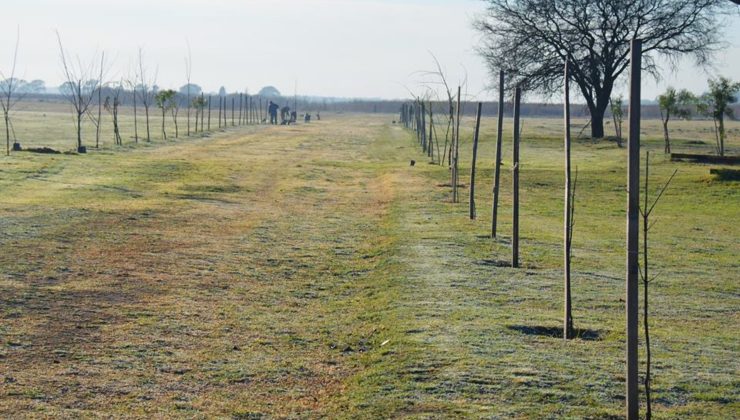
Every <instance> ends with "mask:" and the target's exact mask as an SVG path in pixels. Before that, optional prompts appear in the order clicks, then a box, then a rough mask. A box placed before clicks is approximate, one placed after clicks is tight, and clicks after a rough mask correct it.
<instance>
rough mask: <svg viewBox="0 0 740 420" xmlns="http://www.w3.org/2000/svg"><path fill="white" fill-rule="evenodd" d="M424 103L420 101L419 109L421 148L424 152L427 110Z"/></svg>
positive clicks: (425, 149)
mask: <svg viewBox="0 0 740 420" xmlns="http://www.w3.org/2000/svg"><path fill="white" fill-rule="evenodd" d="M426 108H427V107H426V104H425V103H424V101H421V108H420V109H419V112H420V114H419V122H421V150H422V151H424V153H426V152H427V111H426Z"/></svg>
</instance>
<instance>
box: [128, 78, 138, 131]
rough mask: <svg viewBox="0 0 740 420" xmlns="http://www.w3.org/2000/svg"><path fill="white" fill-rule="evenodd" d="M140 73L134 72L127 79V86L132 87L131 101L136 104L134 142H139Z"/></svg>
mask: <svg viewBox="0 0 740 420" xmlns="http://www.w3.org/2000/svg"><path fill="white" fill-rule="evenodd" d="M138 77H139V76H138V73H137V72H134V75H133V77H131V76H129V78H128V79H127V80H126V86H128V87H129V88H130V89H131V102H132V103H133V106H134V143H139V118H138V115H137V109H138V108H137V106H136V95H137V93H136V90H137V86H138Z"/></svg>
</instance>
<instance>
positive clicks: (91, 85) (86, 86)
mask: <svg viewBox="0 0 740 420" xmlns="http://www.w3.org/2000/svg"><path fill="white" fill-rule="evenodd" d="M57 41H58V43H59V53H60V58H61V62H62V71H63V73H64V78H65V79H66V86H67V89H63V90H62V92H61V93H62V95H63V96H64V97H65V98H66V99H67V101H69V103H70V104H71V105H72V108H73V110H74V112H75V116H76V118H75V125H76V128H77V152H78V153H86V152H87V149H86V148H85V146H83V145H82V121H83V118H82V117H83V116H84V115H85V113H86V112H87V110H88V108H89V107H90V104H91V103H92V100H93V98H94V97H95V92H96V91H97V88H98V84H99V80H95V79H91V78H90V76H91V75H93V74H97V71H96V70H97V69H96V68H95V66H96V64H95V63H96V62H97V60H91V61H90V64H89V65H88V66H85V65H83V64H82V62H81V61H80V60H79V59H78V60H77V64H76V65H75V64H74V63H72V62H70V61H69V60H68V58H67V53H66V52H65V51H64V46H63V45H62V38H61V36H60V35H59V32H57ZM101 63H102V61H101Z"/></svg>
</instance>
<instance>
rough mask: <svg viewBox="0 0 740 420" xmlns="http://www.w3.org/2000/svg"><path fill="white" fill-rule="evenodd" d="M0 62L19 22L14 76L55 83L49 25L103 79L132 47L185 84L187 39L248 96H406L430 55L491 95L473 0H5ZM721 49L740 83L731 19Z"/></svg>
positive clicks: (196, 58)
mask: <svg viewBox="0 0 740 420" xmlns="http://www.w3.org/2000/svg"><path fill="white" fill-rule="evenodd" d="M3 2H4V3H6V4H4V6H3V29H4V35H3V37H2V39H3V41H2V43H0V69H2V70H3V71H4V72H7V69H8V66H9V64H10V59H11V57H12V48H13V39H14V36H13V35H14V31H15V27H16V26H19V27H20V32H21V44H20V45H21V46H20V52H19V57H18V60H19V71H20V76H22V77H24V78H26V79H37V78H39V79H44V80H46V81H47V84H48V85H58V84H59V83H61V81H62V77H61V70H60V66H59V59H58V57H59V52H58V48H57V45H56V35H55V32H54V31H55V30H59V32H60V33H61V35H62V39H63V41H64V43H65V46H66V48H67V49H68V50H69V51H70V52H72V53H75V54H78V55H79V56H80V57H81V58H82V59H83V60H87V59H89V58H91V57H92V56H93V54H94V53H95V52H96V51H101V50H105V52H106V55H107V56H108V57H110V58H111V61H112V66H111V72H110V75H111V77H113V78H118V77H121V76H124V77H125V76H127V75H128V74H129V72H130V69H131V68H132V64H133V63H134V60H135V56H136V52H137V49H138V48H139V47H142V48H143V49H144V52H145V62H146V63H147V64H148V66H149V67H150V68H151V70H152V71H153V70H154V69H155V68H156V69H158V84H159V85H160V86H164V87H178V86H181V85H182V84H184V83H185V71H184V67H185V65H184V59H185V56H186V55H187V42H188V41H189V42H190V45H191V49H192V57H193V75H192V79H193V82H194V83H198V84H200V85H201V86H203V87H204V88H205V89H207V90H217V89H218V88H219V87H220V86H221V85H224V86H226V88H227V89H228V90H230V91H234V90H239V89H245V88H248V89H249V90H250V91H251V92H254V91H256V90H257V89H259V88H260V87H262V86H264V85H268V84H272V85H275V86H277V87H278V89H281V90H282V91H283V92H284V93H286V94H291V93H292V91H293V87H294V83H295V82H296V81H297V84H298V91H299V94H307V95H322V96H344V97H382V98H402V97H406V96H407V95H408V94H407V90H406V89H407V88H409V89H412V90H414V91H415V92H420V91H421V90H422V89H423V88H422V86H421V82H422V81H423V77H421V76H420V75H419V74H418V73H415V72H418V71H419V70H429V69H432V68H433V62H432V59H431V56H430V54H429V52H430V51H431V52H433V53H434V54H435V55H436V56H437V57H438V58H439V60H440V61H441V62H442V64H443V66H444V67H445V69H446V71H447V73H448V76H449V78H450V79H451V81H452V82H456V81H458V80H462V79H463V78H464V77H465V75H466V74H467V79H468V89H467V90H468V94H469V96H470V97H471V99H472V98H474V97H475V98H479V99H489V98H491V97H493V96H494V95H492V94H490V93H487V92H485V91H484V88H485V86H486V85H487V78H488V75H487V72H486V69H485V67H484V65H483V62H482V61H481V60H480V59H479V58H478V57H477V56H476V54H475V52H474V45H475V43H476V42H477V34H476V33H475V32H474V31H473V29H472V26H471V20H472V18H473V17H474V16H475V15H476V14H478V13H480V12H481V11H482V10H483V9H484V6H485V4H484V3H483V2H481V1H479V0H446V1H445V0H280V1H275V0H125V1H124V0H4V1H3ZM726 33H727V36H728V41H729V42H730V43H731V44H732V46H731V48H729V49H728V50H727V51H725V52H724V53H723V54H720V56H719V57H718V61H717V69H716V73H718V74H723V75H725V76H729V77H733V78H735V79H740V70H738V69H740V18H739V17H737V16H736V17H735V18H733V19H732V20H731V25H730V27H728V30H727V32H726ZM706 78H707V75H706V74H704V73H703V72H701V71H700V70H698V69H695V68H693V66H692V65H691V63H690V62H686V63H684V64H682V65H681V70H680V71H679V72H678V73H676V74H670V73H669V72H667V71H666V75H665V80H664V81H663V82H661V83H659V84H657V85H656V84H655V83H652V82H648V83H646V84H645V87H644V96H645V97H646V98H651V97H654V96H655V95H656V94H657V92H658V91H660V90H662V89H664V87H665V86H666V85H668V84H671V85H674V86H677V87H687V88H689V89H692V90H694V91H697V92H698V91H702V90H703V89H705V87H706Z"/></svg>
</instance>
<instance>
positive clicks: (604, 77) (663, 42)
mask: <svg viewBox="0 0 740 420" xmlns="http://www.w3.org/2000/svg"><path fill="white" fill-rule="evenodd" d="M485 1H486V2H487V3H488V8H487V12H486V13H485V14H484V15H482V16H480V17H479V18H478V19H476V21H475V26H476V28H477V30H478V31H479V32H480V34H481V35H482V37H483V40H482V44H481V45H480V46H479V47H478V51H479V53H480V54H481V55H482V57H483V58H484V59H485V60H486V62H487V64H488V67H489V70H490V72H491V74H492V75H497V74H498V72H499V71H500V70H505V71H507V72H508V73H510V74H511V75H512V77H511V78H510V79H509V80H510V83H511V84H512V85H520V86H522V87H524V88H525V89H528V90H530V91H537V92H540V93H545V94H551V93H555V92H558V91H559V88H560V86H562V84H563V75H562V68H563V63H564V62H565V60H566V57H568V54H570V56H571V57H572V60H571V66H572V74H571V77H572V79H571V80H573V81H574V82H575V83H576V85H577V86H578V88H579V90H580V91H581V94H582V95H583V97H584V99H585V100H586V104H587V106H588V109H589V111H590V113H591V136H592V137H594V138H601V137H604V113H605V111H606V109H607V108H608V106H609V98H610V96H611V92H612V89H613V88H614V85H615V83H616V82H617V79H618V78H619V77H620V75H622V73H623V72H624V71H625V69H627V67H628V66H629V40H630V39H633V38H639V39H641V40H642V45H643V53H644V55H643V57H644V58H643V68H644V69H645V70H646V71H648V72H649V73H651V74H653V75H654V76H656V77H657V76H658V72H659V70H660V69H659V65H658V59H659V58H660V59H663V60H664V62H668V63H673V64H675V63H676V59H678V58H679V57H681V56H684V55H690V56H693V58H694V59H695V60H696V63H697V64H698V65H706V64H708V63H709V62H710V61H711V59H712V56H713V53H714V52H715V51H717V50H718V49H719V48H721V47H722V39H721V34H720V28H721V26H722V25H721V23H722V17H723V16H724V13H725V12H728V11H730V10H731V9H734V8H735V7H734V6H732V5H731V4H730V3H729V2H728V1H726V0H637V1H635V0H485Z"/></svg>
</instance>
